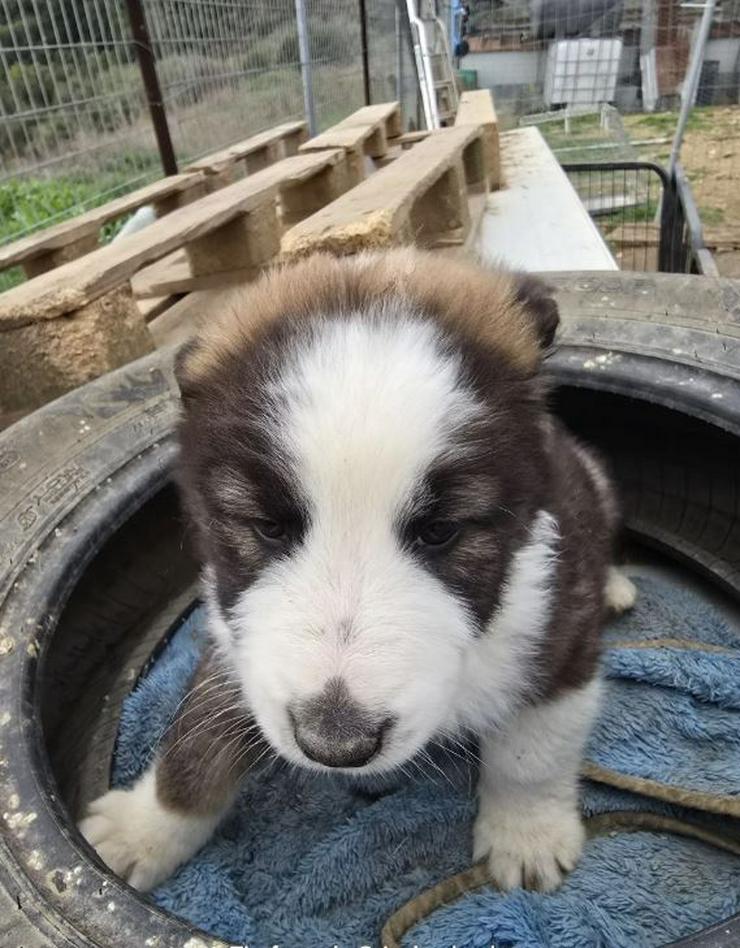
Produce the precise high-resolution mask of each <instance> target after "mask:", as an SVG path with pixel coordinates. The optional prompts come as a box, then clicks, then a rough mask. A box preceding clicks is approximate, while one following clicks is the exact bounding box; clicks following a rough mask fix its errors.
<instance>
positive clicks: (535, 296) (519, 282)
mask: <svg viewBox="0 0 740 948" xmlns="http://www.w3.org/2000/svg"><path fill="white" fill-rule="evenodd" d="M553 293H554V290H553V288H552V287H551V286H548V285H547V284H546V283H543V282H542V280H538V279H537V277H533V276H529V275H528V274H518V275H517V276H516V299H517V301H518V302H520V303H523V304H524V306H525V307H526V309H527V312H528V313H529V314H530V315H531V317H532V319H533V320H534V323H535V326H536V329H537V335H538V336H539V339H540V345H541V346H542V348H543V349H549V348H550V346H551V345H552V343H553V340H554V338H555V330H556V329H557V328H558V324H559V323H560V313H559V312H558V304H557V303H556V302H555V299H554V297H553Z"/></svg>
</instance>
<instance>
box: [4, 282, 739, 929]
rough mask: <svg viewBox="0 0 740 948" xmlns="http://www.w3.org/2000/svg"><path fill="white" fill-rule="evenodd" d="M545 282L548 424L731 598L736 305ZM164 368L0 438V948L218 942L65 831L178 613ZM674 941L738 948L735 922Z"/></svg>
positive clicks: (660, 537) (696, 287) (628, 287)
mask: <svg viewBox="0 0 740 948" xmlns="http://www.w3.org/2000/svg"><path fill="white" fill-rule="evenodd" d="M548 279H549V281H550V282H551V283H554V284H555V285H556V287H557V289H558V295H559V301H560V305H561V311H562V313H563V318H564V324H563V330H562V333H561V336H560V339H561V342H560V347H559V349H558V350H557V351H556V352H555V353H554V354H553V356H552V357H551V359H550V368H551V370H552V373H553V375H554V377H555V379H556V381H557V383H558V384H559V385H560V386H561V389H560V391H559V394H558V395H557V397H556V404H557V406H558V407H559V410H560V411H561V412H562V414H563V415H564V416H565V417H566V418H567V420H568V421H569V422H570V423H571V425H573V427H575V428H576V429H577V430H579V431H581V432H583V433H584V434H585V435H587V436H588V437H590V438H591V440H593V441H595V442H597V443H598V444H599V445H600V446H601V447H602V450H604V451H605V452H606V453H607V454H609V455H610V456H612V459H613V463H614V465H615V470H616V472H617V475H618V477H619V479H620V482H621V483H622V486H623V489H624V494H625V499H626V507H627V514H628V525H629V527H630V529H631V530H632V531H633V532H634V533H635V534H636V535H637V536H638V537H639V538H640V539H641V540H643V541H646V542H649V543H653V544H655V545H657V546H659V547H661V548H662V549H664V550H666V551H668V552H670V553H671V554H672V555H675V556H677V557H679V558H680V559H682V560H683V561H685V562H688V563H690V564H692V567H693V568H695V569H697V570H699V571H701V572H702V573H703V574H704V575H705V576H706V577H709V578H710V579H711V580H712V581H713V582H714V583H715V584H717V585H720V586H721V587H722V588H723V589H724V590H725V592H726V593H728V594H730V595H731V596H733V597H734V599H735V600H736V601H740V515H739V514H740V510H739V509H738V508H739V506H740V485H739V484H738V471H740V463H738V462H739V461H740V385H738V380H739V379H740V292H739V291H738V287H737V286H736V284H734V283H733V282H732V281H727V280H721V281H710V280H707V279H704V278H698V277H680V276H679V277H676V276H653V275H646V276H640V277H637V276H635V275H630V274H620V273H614V274H590V275H589V274H585V275H584V274H565V275H560V276H558V277H556V278H553V277H552V276H548ZM171 359H172V352H170V351H161V352H158V353H154V354H153V355H151V356H147V357H146V358H144V359H142V360H140V361H139V362H137V363H134V364H133V365H131V366H128V367H126V368H124V369H121V370H119V371H117V372H114V373H112V374H111V375H109V376H106V377H105V378H102V379H99V380H97V381H95V382H93V383H91V384H89V385H87V386H85V387H84V388H82V389H79V390H77V391H76V392H72V393H70V394H69V395H67V396H65V397H63V398H61V399H59V400H58V401H57V402H54V403H52V404H51V405H48V406H46V407H45V408H43V409H41V410H40V411H38V412H37V413H35V414H34V415H32V416H30V417H29V418H27V419H25V420H24V421H22V422H20V423H19V424H17V425H15V426H14V427H12V428H11V429H9V430H8V431H6V432H5V433H4V434H3V435H2V436H0V563H1V564H2V568H1V571H0V804H1V805H0V812H1V813H2V820H3V824H2V825H3V838H2V841H0V946H2V948H5V946H8V948H16V946H17V948H20V946H23V948H50V946H54V948H57V946H62V945H68V946H92V945H94V946H97V948H113V946H121V945H144V944H146V943H149V944H156V945H157V946H159V948H174V946H176V945H177V946H182V945H185V944H187V945H188V946H189V948H204V946H217V945H222V944H223V943H222V942H220V941H218V940H217V939H214V938H213V937H212V936H207V935H205V934H204V933H202V932H196V931H195V930H194V929H192V928H191V927H190V926H188V925H187V924H186V923H184V922H183V921H181V920H179V919H175V918H173V917H171V916H168V915H166V914H165V913H163V912H161V911H160V910H159V909H157V908H156V907H155V906H153V905H151V904H150V903H149V902H147V901H146V900H145V899H143V898H140V897H139V896H138V895H137V894H136V893H134V892H133V891H132V890H131V889H129V888H128V887H127V886H126V885H125V884H124V883H122V882H121V881H120V880H118V879H116V878H115V877H113V876H112V875H111V874H110V873H109V872H108V871H107V870H106V869H105V867H104V866H102V865H101V864H100V863H99V862H98V861H97V860H96V859H95V857H94V855H93V854H92V853H91V851H90V850H89V849H88V847H86V845H85V844H84V842H83V841H82V840H81V838H80V837H79V835H78V834H77V832H76V830H75V829H74V824H73V821H72V819H71V817H70V811H71V812H72V814H74V812H75V811H77V810H78V809H79V806H80V804H81V803H82V802H84V800H85V799H87V798H89V797H90V796H93V795H95V793H96V792H98V790H99V789H100V788H101V787H102V785H103V783H104V781H105V779H106V778H107V766H108V761H109V759H110V752H111V748H112V741H113V737H114V735H115V729H116V724H117V710H118V707H119V705H120V700H121V698H122V697H123V695H124V694H125V693H126V691H127V690H128V689H129V688H130V686H131V682H132V680H133V679H135V677H136V676H137V675H138V674H139V672H140V670H141V668H142V666H143V665H144V663H145V662H146V660H147V659H148V657H149V656H150V655H151V653H152V651H153V649H154V648H155V647H156V644H157V642H158V641H159V640H160V639H161V638H162V636H163V634H165V633H166V631H167V628H168V627H169V626H170V625H171V623H172V622H173V620H174V619H175V618H176V616H177V615H178V613H179V612H180V611H181V610H182V609H184V608H186V607H187V604H188V602H189V601H190V600H191V599H192V596H193V585H192V584H193V582H194V579H195V574H196V565H195V563H194V560H193V558H192V557H191V556H190V555H189V554H188V553H187V552H184V551H183V544H185V543H186V540H185V536H184V528H183V525H182V523H181V522H180V515H179V509H178V506H177V501H176V498H175V497H174V494H173V492H172V488H171V487H169V486H168V480H169V474H170V469H171V465H172V461H173V458H174V450H175V449H174V445H173V442H172V429H173V423H174V420H175V417H176V413H177V405H178V399H177V391H176V386H175V382H174V378H173V375H172V370H171ZM584 390H587V391H586V392H584ZM687 439H691V440H690V442H688V441H687ZM72 696H74V697H75V700H71V697H72ZM106 696H107V699H106ZM91 749H92V750H91ZM80 773H81V776H80ZM147 939H152V941H149V942H147ZM154 939H157V940H154ZM189 939H191V940H190V941H189ZM682 944H684V945H687V946H688V945H691V946H697V948H698V946H700V945H701V946H704V948H710V946H711V948H729V946H737V945H740V917H738V918H735V919H731V920H727V921H725V922H723V923H722V924H721V925H718V926H716V927H715V928H714V929H713V930H712V931H711V932H709V931H707V932H706V933H703V934H699V935H696V936H692V937H691V939H688V940H685V941H684V942H682Z"/></svg>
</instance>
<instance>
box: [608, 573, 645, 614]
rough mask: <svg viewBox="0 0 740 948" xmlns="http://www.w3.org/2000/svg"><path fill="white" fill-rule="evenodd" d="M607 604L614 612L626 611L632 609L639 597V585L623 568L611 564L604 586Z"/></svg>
mask: <svg viewBox="0 0 740 948" xmlns="http://www.w3.org/2000/svg"><path fill="white" fill-rule="evenodd" d="M604 595H605V597H606V604H607V606H608V607H609V608H610V609H613V610H614V612H617V613H619V612H626V611H627V610H628V609H631V608H632V607H633V606H634V604H635V600H636V599H637V587H636V586H635V584H634V583H633V582H632V580H631V579H630V578H629V577H628V576H626V575H625V574H624V573H623V572H622V570H621V569H619V568H618V567H616V566H610V567H609V572H608V574H607V577H606V586H605V587H604Z"/></svg>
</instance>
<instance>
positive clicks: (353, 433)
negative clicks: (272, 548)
mask: <svg viewBox="0 0 740 948" xmlns="http://www.w3.org/2000/svg"><path fill="white" fill-rule="evenodd" d="M268 396H272V398H273V399H274V404H273V412H271V415H272V418H273V420H274V422H275V430H274V432H273V434H274V436H275V437H276V438H278V439H279V440H280V441H281V442H282V443H283V444H284V445H285V447H286V449H287V451H288V453H289V455H290V456H291V458H292V459H293V463H294V464H295V472H294V474H295V476H296V477H297V479H298V482H299V483H300V486H301V489H302V491H303V493H304V495H305V496H306V498H307V500H308V501H309V503H310V504H311V506H312V507H313V508H314V510H315V511H317V512H319V511H320V512H321V513H325V514H326V513H335V514H339V513H341V512H349V510H348V508H350V509H351V510H352V511H353V514H354V515H353V520H354V521H355V522H356V521H357V518H359V517H362V515H363V512H364V513H365V514H366V515H370V516H372V518H377V517H378V516H383V515H385V516H386V517H388V516H393V514H394V513H395V512H396V511H397V510H398V509H399V508H400V507H401V506H402V505H403V503H404V502H405V501H407V500H408V499H409V495H410V493H411V491H412V490H413V487H414V484H415V483H416V482H417V480H418V478H419V477H420V476H421V475H423V473H424V472H425V471H426V469H427V468H428V467H429V465H430V464H431V463H432V462H433V461H434V460H435V459H436V458H438V457H440V455H442V454H444V451H445V449H446V448H447V447H449V446H450V441H451V436H452V435H453V434H454V432H455V430H456V429H458V428H459V427H460V425H462V424H464V423H465V422H467V421H469V420H471V419H472V418H474V417H475V415H476V414H477V412H478V411H479V410H480V409H479V406H478V405H477V403H476V401H475V399H474V398H473V396H472V394H471V393H470V391H469V390H467V389H466V388H465V387H464V386H463V384H462V382H461V371H460V357H459V356H458V355H456V354H455V353H454V352H451V351H449V349H445V346H444V341H443V340H442V339H441V338H440V334H439V330H438V329H437V328H436V327H435V326H434V324H433V323H431V322H429V321H428V320H423V319H422V318H419V317H416V318H415V317H414V314H413V313H409V312H408V311H406V312H404V311H403V310H400V308H399V305H398V304H397V305H396V306H395V307H391V306H390V305H389V306H387V307H385V308H384V310H381V311H379V312H377V313H374V314H367V313H366V314H363V315H362V316H360V315H353V316H349V317H347V318H342V319H340V318H336V319H328V320H327V321H326V322H324V323H320V324H318V325H315V326H314V327H313V328H312V331H311V333H310V335H308V334H307V335H306V336H305V337H303V338H302V339H301V340H300V341H299V342H298V343H296V344H295V346H294V348H293V349H292V351H291V352H290V355H289V356H288V358H287V359H286V360H285V362H284V364H283V365H282V366H281V369H280V374H279V378H278V379H276V380H275V383H274V385H273V386H272V387H271V389H269V390H268ZM275 409H276V410H275Z"/></svg>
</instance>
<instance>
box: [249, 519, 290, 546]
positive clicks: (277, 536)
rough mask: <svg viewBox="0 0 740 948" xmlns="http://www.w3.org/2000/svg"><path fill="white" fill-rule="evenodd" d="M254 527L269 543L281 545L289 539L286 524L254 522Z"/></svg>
mask: <svg viewBox="0 0 740 948" xmlns="http://www.w3.org/2000/svg"><path fill="white" fill-rule="evenodd" d="M252 526H253V527H254V529H255V531H256V532H257V533H258V534H259V535H260V536H261V537H262V539H263V540H267V541H268V542H269V543H281V542H282V541H283V540H285V539H286V538H287V530H286V529H285V524H284V523H280V521H279V520H253V521H252Z"/></svg>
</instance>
